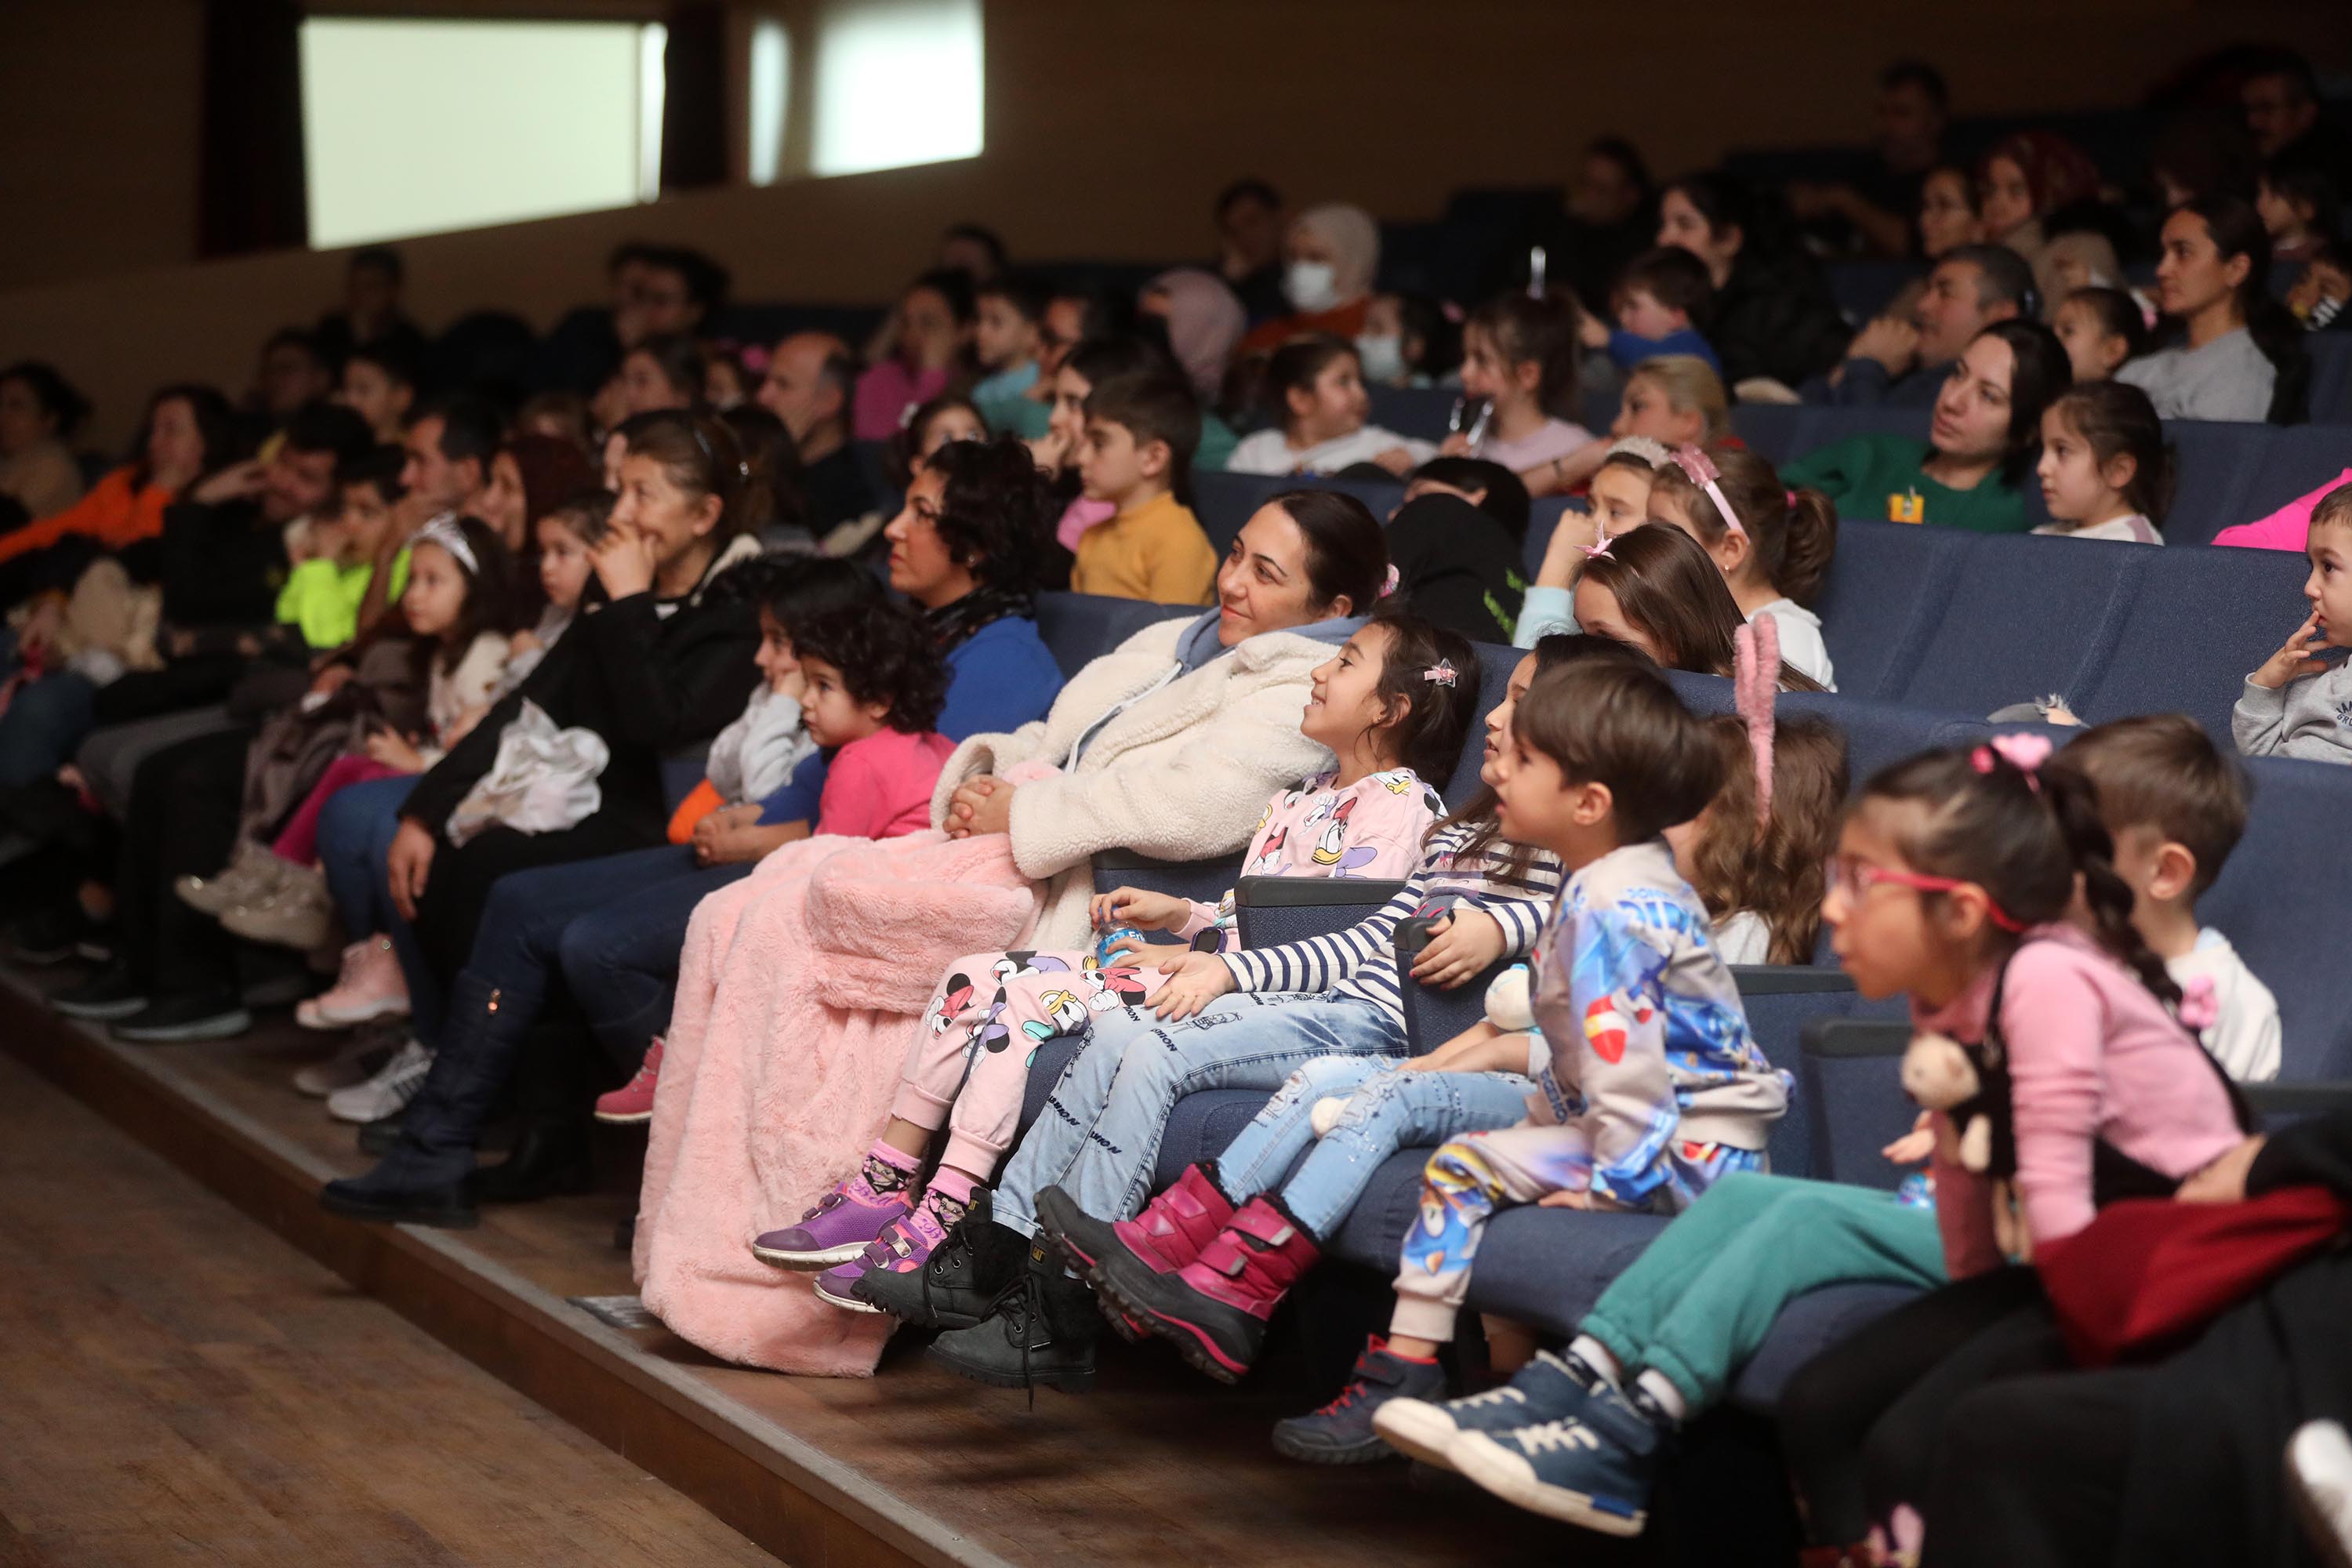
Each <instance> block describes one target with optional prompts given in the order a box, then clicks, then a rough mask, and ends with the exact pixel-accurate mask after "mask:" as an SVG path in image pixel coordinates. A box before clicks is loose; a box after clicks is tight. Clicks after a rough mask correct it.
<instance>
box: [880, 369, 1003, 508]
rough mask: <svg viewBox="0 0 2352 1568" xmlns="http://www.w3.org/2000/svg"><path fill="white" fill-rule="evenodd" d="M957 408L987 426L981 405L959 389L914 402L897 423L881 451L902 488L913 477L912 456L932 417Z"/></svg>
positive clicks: (905, 486)
mask: <svg viewBox="0 0 2352 1568" xmlns="http://www.w3.org/2000/svg"><path fill="white" fill-rule="evenodd" d="M956 408H961V409H962V410H963V411H964V412H965V413H967V414H969V415H971V416H972V417H973V418H974V419H977V420H979V421H980V427H981V428H982V430H985V429H987V428H988V419H987V416H984V415H982V413H981V411H980V405H978V404H977V403H974V402H973V401H972V400H971V398H969V397H966V396H965V395H963V394H962V393H961V392H942V393H940V395H938V396H937V397H933V398H929V399H928V400H926V401H925V402H922V403H919V404H917V405H915V409H914V412H913V413H911V414H909V415H908V416H907V422H906V423H905V424H903V425H901V426H898V431H897V433H896V434H894V435H893V436H892V437H890V440H889V442H888V444H887V449H886V450H885V451H884V453H883V458H884V461H885V464H886V466H887V468H889V470H890V474H891V476H892V478H893V479H896V480H897V482H898V488H899V489H902V490H903V489H906V488H907V486H908V484H909V483H911V482H912V481H913V479H914V477H915V458H916V456H917V455H918V454H919V453H920V452H921V451H922V449H923V441H924V438H925V437H926V436H928V435H929V431H930V425H931V421H932V420H934V419H937V418H938V417H939V416H940V415H942V414H945V413H947V412H948V411H950V409H956Z"/></svg>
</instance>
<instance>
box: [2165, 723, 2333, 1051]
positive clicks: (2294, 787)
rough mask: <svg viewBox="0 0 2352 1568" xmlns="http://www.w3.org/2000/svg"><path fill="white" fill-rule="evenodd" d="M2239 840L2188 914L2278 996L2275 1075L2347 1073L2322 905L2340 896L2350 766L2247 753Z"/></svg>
mask: <svg viewBox="0 0 2352 1568" xmlns="http://www.w3.org/2000/svg"><path fill="white" fill-rule="evenodd" d="M2246 771H2247V773H2248V774H2249V776H2250V777H2251V778H2252V782H2253V807H2252V812H2251V813H2250V814H2249V817H2248V821H2247V826H2246V834H2245V837H2243V838H2242V839H2241V840H2240V841H2239V844H2238V847H2237V850H2236V852H2235V853H2234V854H2232V855H2231V857H2230V859H2229V863H2228V864H2227V865H2225V866H2223V867H2222V868H2221V877H2220V879H2218V880H2217V881H2215V883H2214V884H2213V887H2212V889H2210V891H2209V892H2207V893H2206V895H2205V896H2204V897H2203V898H2202V899H2200V900H2198V903H2197V914H2198V918H2199V919H2200V921H2203V922H2204V923H2205V924H2207V925H2210V926H2212V927H2214V928H2216V929H2217V930H2219V931H2221V933H2222V934H2223V935H2225V936H2227V937H2228V938H2229V939H2230V941H2231V943H2232V944H2234V945H2235V946H2236V948H2237V950H2238V952H2239V955H2240V956H2241V957H2242V958H2244V959H2245V961H2246V963H2247V964H2248V965H2249V966H2250V967H2251V968H2252V970H2253V971H2254V973H2256V974H2258V975H2260V976H2261V977H2262V980H2263V984H2266V985H2268V986H2269V987H2270V988H2271V991H2272V992H2273V994H2275V995H2276V996H2277V997H2278V1005H2279V1022H2280V1026H2281V1027H2282V1029H2283V1031H2284V1048H2285V1060H2284V1068H2283V1069H2282V1071H2281V1074H2280V1076H2281V1078H2282V1079H2292V1080H2295V1081H2302V1082H2312V1081H2317V1080H2325V1079H2352V963H2346V962H2345V957H2344V943H2343V939H2342V934H2341V931H2340V930H2339V929H2338V928H2339V925H2340V922H2339V921H2336V920H2335V919H2332V918H2331V917H2330V913H2329V911H2330V910H2332V909H2333V908H2334V907H2335V905H2336V902H2338V901H2339V900H2341V898H2342V896H2343V886H2344V878H2343V871H2344V866H2345V853H2344V825H2345V824H2346V823H2347V822H2352V768H2347V767H2344V766H2341V765H2340V764H2336V763H2305V762H2294V761H2291V760H2289V759H2286V758H2284V757H2257V758H2252V759H2251V760H2249V761H2248V763H2247V764H2246Z"/></svg>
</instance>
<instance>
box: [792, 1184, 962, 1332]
mask: <svg viewBox="0 0 2352 1568" xmlns="http://www.w3.org/2000/svg"><path fill="white" fill-rule="evenodd" d="M947 1238H948V1233H947V1230H946V1227H944V1226H941V1225H940V1216H939V1215H936V1214H934V1213H933V1212H932V1211H931V1205H929V1204H917V1205H915V1206H914V1207H913V1208H912V1209H910V1210H909V1211H908V1212H907V1213H905V1214H902V1215H898V1217H897V1218H895V1219H893V1220H891V1221H890V1223H889V1224H887V1225H886V1226H883V1227H882V1234H881V1235H880V1236H877V1237H875V1238H874V1240H873V1243H872V1245H870V1246H868V1247H866V1250H865V1251H863V1252H861V1253H859V1254H858V1255H857V1256H856V1257H855V1258H851V1259H850V1260H849V1261H848V1262H846V1263H845V1264H843V1265H841V1266H840V1267H839V1268H828V1269H826V1270H825V1271H824V1273H822V1274H820V1275H818V1276H817V1277H816V1293H817V1295H818V1297H819V1298H821V1299H822V1300H827V1301H830V1302H832V1303H833V1304H834V1305H835V1306H836V1307H846V1308H847V1309H849V1310H851V1311H853V1312H878V1311H880V1310H882V1309H881V1308H879V1307H877V1306H876V1305H875V1304H874V1303H873V1302H871V1301H868V1300H866V1299H865V1298H864V1297H862V1296H860V1295H859V1294H858V1293H857V1282H858V1281H859V1280H861V1279H865V1278H866V1275H868V1274H870V1273H873V1272H876V1271H877V1270H878V1271H880V1272H882V1273H884V1274H911V1273H913V1272H914V1271H915V1270H916V1269H918V1268H921V1267H922V1266H923V1264H924V1262H925V1261H926V1260H928V1259H929V1258H930V1256H931V1249H932V1248H933V1247H937V1246H939V1245H940V1243H941V1242H943V1241H945V1240H946V1239H947Z"/></svg>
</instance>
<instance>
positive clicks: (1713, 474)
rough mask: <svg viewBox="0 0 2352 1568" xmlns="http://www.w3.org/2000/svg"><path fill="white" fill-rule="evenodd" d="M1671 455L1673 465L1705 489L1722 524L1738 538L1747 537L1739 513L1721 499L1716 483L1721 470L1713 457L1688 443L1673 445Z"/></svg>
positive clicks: (1721, 473)
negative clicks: (1673, 461)
mask: <svg viewBox="0 0 2352 1568" xmlns="http://www.w3.org/2000/svg"><path fill="white" fill-rule="evenodd" d="M1671 456H1672V457H1673V458H1674V460H1675V467H1676V468H1680V469H1681V470H1682V471H1683V474H1684V477H1685V478H1686V479H1689V480H1690V482H1691V483H1693V484H1695V485H1696V486H1697V487H1698V488H1699V489H1703V490H1705V491H1706V499H1707V500H1711V501H1713V502H1714V503H1715V510H1717V511H1718V512H1720V513H1721V514H1722V515H1723V526H1724V527H1726V528H1727V529H1729V530H1731V531H1732V532H1734V533H1736V534H1738V535H1739V537H1740V538H1742V539H1745V538H1747V537H1748V529H1747V526H1746V525H1745V524H1743V523H1742V522H1741V521H1739V514H1738V512H1736V511H1734V510H1731V503H1730V502H1729V501H1727V500H1724V499H1723V487H1722V486H1721V485H1719V484H1717V483H1716V481H1717V479H1721V478H1723V470H1722V469H1720V468H1717V467H1716V466H1715V459H1714V458H1710V457H1708V456H1707V455H1706V453H1705V452H1702V451H1700V450H1699V449H1698V448H1697V447H1693V446H1688V445H1685V446H1681V447H1675V449H1674V451H1673V453H1672V454H1671Z"/></svg>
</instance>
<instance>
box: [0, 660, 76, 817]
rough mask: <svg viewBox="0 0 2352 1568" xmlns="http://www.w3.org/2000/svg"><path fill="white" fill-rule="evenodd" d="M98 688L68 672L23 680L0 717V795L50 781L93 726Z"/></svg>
mask: <svg viewBox="0 0 2352 1568" xmlns="http://www.w3.org/2000/svg"><path fill="white" fill-rule="evenodd" d="M97 701H98V688H96V687H95V686H92V685H91V684H90V683H89V681H88V680H87V679H84V678H83V677H81V676H79V675H77V674H75V673H74V672H73V671H72V670H70V669H60V670H56V671H53V672H52V673H50V674H47V675H45V676H43V677H41V678H40V679H38V680H28V681H26V683H25V687H24V689H23V690H21V691H19V692H17V693H16V698H15V699H14V700H12V701H10V702H9V704H8V710H7V711H6V712H5V713H0V789H21V788H23V787H24V786H25V785H26V784H38V783H39V782H40V781H41V780H43V779H46V778H52V777H55V776H56V774H57V771H58V768H60V767H62V766H63V765H64V764H65V763H67V762H68V761H69V760H70V759H71V758H72V756H73V754H74V748H75V747H76V746H79V745H80V744H81V741H82V737H83V736H85V735H87V734H89V732H90V730H91V729H92V727H94V726H95V725H96V724H97V722H98V715H97V708H96V703H97Z"/></svg>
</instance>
